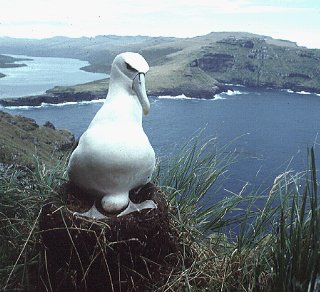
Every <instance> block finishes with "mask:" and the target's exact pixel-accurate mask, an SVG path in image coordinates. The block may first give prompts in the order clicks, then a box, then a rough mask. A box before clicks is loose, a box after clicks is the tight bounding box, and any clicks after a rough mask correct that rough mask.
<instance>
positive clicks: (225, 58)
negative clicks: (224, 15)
mask: <svg viewBox="0 0 320 292" xmlns="http://www.w3.org/2000/svg"><path fill="white" fill-rule="evenodd" d="M124 51H134V52H139V53H141V54H142V55H143V56H144V57H145V58H146V60H147V61H148V63H149V64H150V66H151V69H150V72H149V73H148V74H147V88H148V93H149V94H153V95H161V94H171V95H179V94H185V95H188V96H194V97H205V98H212V97H213V95H214V94H216V93H219V92H221V91H225V90H226V89H227V88H228V84H240V85H245V86H250V87H270V88H286V89H292V90H294V91H302V90H304V91H309V92H316V93H320V50H316V49H312V50H311V49H307V48H305V47H299V46H297V45H296V44H295V43H294V42H290V41H286V40H277V39H273V38H271V37H268V36H261V35H256V34H250V33H241V32H219V33H218V32H214V33H210V34H208V35H205V36H199V37H194V38H165V37H158V38H155V37H146V36H136V37H121V36H97V37H94V38H65V37H55V38H50V39H44V40H23V39H11V38H2V39H0V53H12V54H26V55H29V56H59V57H73V58H79V59H82V60H87V61H89V63H90V66H88V67H86V68H83V69H84V70H88V71H93V72H108V71H110V65H111V63H112V61H113V59H114V57H115V56H116V55H117V54H118V53H120V52H124ZM106 85H107V82H106V81H99V82H95V83H90V84H89V85H88V86H80V87H79V86H78V87H70V88H65V87H57V88H55V89H54V90H53V91H50V92H51V94H52V92H54V93H55V94H56V95H60V96H61V94H62V93H63V92H65V91H67V92H68V94H69V95H70V94H72V92H77V93H78V94H79V93H80V92H81V93H82V95H83V94H85V93H86V92H91V94H92V95H93V96H94V95H95V93H94V91H92V88H95V90H97V92H100V93H101V92H102V91H106V88H105V86H106Z"/></svg>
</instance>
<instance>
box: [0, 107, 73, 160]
mask: <svg viewBox="0 0 320 292" xmlns="http://www.w3.org/2000/svg"><path fill="white" fill-rule="evenodd" d="M0 133H1V140H0V163H4V164H18V165H28V166H32V165H33V164H34V162H35V160H34V157H35V156H36V157H38V158H39V159H41V160H43V161H45V162H46V163H47V164H48V165H55V164H57V161H58V160H59V159H61V158H63V157H64V156H65V155H66V154H67V153H68V152H69V151H70V149H71V147H72V145H73V142H74V137H73V135H72V134H71V133H70V132H68V131H67V130H56V129H55V128H54V126H53V125H52V124H51V123H49V122H47V123H46V124H45V125H44V126H39V125H37V124H36V122H35V121H34V120H32V119H29V118H25V117H22V116H11V115H10V114H7V113H4V112H1V111H0Z"/></svg>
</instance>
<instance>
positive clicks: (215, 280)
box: [0, 136, 320, 291]
mask: <svg viewBox="0 0 320 292" xmlns="http://www.w3.org/2000/svg"><path fill="white" fill-rule="evenodd" d="M229 148H230V147H229V145H228V146H225V147H221V148H219V147H218V146H217V145H216V143H215V140H209V141H207V142H203V141H202V140H201V138H200V136H197V137H195V138H194V139H192V140H191V141H190V142H189V143H187V144H186V145H185V146H184V147H183V148H182V149H181V150H180V151H178V154H177V155H176V156H175V157H173V158H172V159H171V161H170V162H169V165H168V167H167V168H165V169H163V165H162V164H161V163H160V164H159V165H158V168H157V172H156V173H155V177H154V179H155V181H157V183H158V185H159V186H160V187H161V189H162V190H163V192H165V194H166V196H167V201H168V204H169V207H170V222H171V225H172V228H174V229H175V230H176V233H177V234H178V239H177V240H178V245H179V253H178V255H176V257H177V261H176V262H175V265H173V266H172V269H171V270H166V273H167V274H166V281H164V282H161V283H154V286H153V287H152V288H151V289H152V290H154V291H204V290H208V291H229V290H238V291H316V290H317V289H319V288H320V278H319V272H320V258H319V256H320V235H319V234H320V221H319V220H320V218H319V217H320V213H319V212H320V210H319V203H318V200H319V199H318V183H317V170H316V165H315V153H314V149H310V150H308V165H307V170H306V171H305V172H303V173H298V174H295V173H293V172H290V171H288V172H284V173H282V174H280V175H279V176H277V177H276V178H275V179H274V182H273V185H272V186H270V189H269V190H268V191H267V192H265V193H260V191H256V192H255V193H251V194H244V193H243V190H240V191H239V193H230V194H229V196H228V197H226V198H224V199H223V200H221V201H218V202H216V203H214V204H208V203H206V204H205V205H204V202H205V201H204V197H205V196H207V195H208V194H209V193H210V194H211V195H212V196H213V195H214V194H218V192H219V191H221V184H222V183H223V177H224V175H225V174H226V171H227V169H228V167H229V166H230V165H231V164H232V163H236V159H237V156H236V154H235V153H234V152H233V151H230V150H228V149H229ZM36 165H37V167H36V168H35V170H33V171H32V172H31V171H30V170H28V169H19V168H14V167H13V166H11V167H6V168H3V169H2V170H1V175H0V237H1V238H0V239H1V240H0V287H1V288H2V289H4V290H6V289H7V290H10V289H13V288H21V289H24V290H30V291H32V290H36V289H37V287H38V286H39V283H40V282H41V281H42V280H43V279H39V277H38V275H39V273H38V271H39V270H41V269H46V258H45V254H44V255H43V254H41V253H40V252H39V250H40V249H39V246H40V244H41V242H40V236H39V233H38V229H37V228H38V216H39V211H40V208H41V206H42V205H43V203H44V201H46V200H48V199H50V200H52V201H57V200H61V199H60V198H58V197H57V195H56V193H55V191H54V190H55V189H56V187H57V186H58V185H59V184H61V182H63V181H64V180H65V177H64V171H65V165H59V166H57V167H56V168H54V169H47V168H46V167H45V165H44V164H43V163H41V161H37V163H36ZM261 200H263V202H264V204H263V205H262V206H261ZM257 202H259V205H258V203H257ZM60 203H61V202H60ZM231 212H233V213H232V214H231ZM234 214H235V215H234ZM235 225H236V226H237V230H238V231H237V233H234V232H232V228H231V227H232V226H235ZM228 230H229V231H228ZM107 268H108V269H109V267H108V266H107ZM47 287H48V289H49V290H50V285H48V286H47ZM0 290H1V289H0Z"/></svg>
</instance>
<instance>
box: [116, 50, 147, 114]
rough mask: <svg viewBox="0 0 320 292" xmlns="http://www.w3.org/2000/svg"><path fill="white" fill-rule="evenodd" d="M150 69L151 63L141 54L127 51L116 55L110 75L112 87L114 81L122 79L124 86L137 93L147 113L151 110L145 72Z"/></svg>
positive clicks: (144, 111)
mask: <svg viewBox="0 0 320 292" xmlns="http://www.w3.org/2000/svg"><path fill="white" fill-rule="evenodd" d="M148 70H149V65H148V63H147V62H146V60H145V59H144V58H143V57H142V56H141V55H140V54H138V53H131V52H126V53H122V54H119V55H118V56H116V58H115V59H114V61H113V63H112V67H111V75H110V89H111V88H112V86H113V84H114V83H117V82H118V81H120V82H121V84H122V86H124V87H126V89H127V90H129V91H133V93H134V94H135V95H137V97H138V99H139V102H140V104H141V107H142V109H143V113H144V114H145V115H147V114H148V113H149V110H150V103H149V100H148V97H147V93H146V87H145V74H146V73H147V72H148Z"/></svg>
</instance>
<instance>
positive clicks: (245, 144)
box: [5, 87, 320, 199]
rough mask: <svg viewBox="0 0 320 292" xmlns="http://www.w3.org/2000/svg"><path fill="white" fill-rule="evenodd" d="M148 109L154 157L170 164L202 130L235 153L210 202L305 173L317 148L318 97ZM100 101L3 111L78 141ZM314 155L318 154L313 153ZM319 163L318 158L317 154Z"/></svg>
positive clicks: (220, 99) (259, 95)
mask: <svg viewBox="0 0 320 292" xmlns="http://www.w3.org/2000/svg"><path fill="white" fill-rule="evenodd" d="M150 101H151V111H150V113H149V115H148V116H146V117H145V118H144V121H143V126H144V129H145V132H146V133H147V135H148V137H149V139H150V142H151V144H152V145H153V147H154V149H155V151H156V154H157V156H158V157H159V158H160V159H162V160H166V161H168V160H170V159H172V157H173V156H174V154H175V152H177V151H178V149H179V147H181V146H182V145H183V144H185V143H187V142H188V141H189V140H190V139H191V138H192V137H193V136H194V135H196V133H197V132H198V131H199V130H201V129H204V130H203V133H202V138H203V140H207V139H209V138H212V137H215V138H216V139H215V140H216V143H217V145H218V147H223V146H224V145H226V144H230V145H229V146H228V148H227V149H225V150H224V151H226V152H228V151H230V152H233V151H234V152H235V153H237V154H238V158H237V162H236V163H234V164H232V165H231V166H230V167H229V168H228V171H227V172H226V173H225V174H224V177H225V180H224V186H223V189H224V190H222V191H221V192H220V193H219V194H212V196H213V197H214V199H221V198H222V197H224V196H226V194H228V193H229V192H235V193H239V192H240V191H241V190H242V188H243V187H244V186H245V185H246V188H247V190H248V192H249V191H253V190H254V189H257V188H259V187H260V188H261V186H262V187H263V188H264V187H268V186H270V185H272V182H273V179H274V178H275V177H276V176H277V175H279V174H280V173H282V172H284V171H288V170H292V171H293V172H300V171H304V170H305V169H306V165H307V148H308V147H312V146H314V147H315V149H316V150H317V148H318V143H319V140H318V133H319V130H320V118H319V111H320V97H319V96H317V95H315V94H308V95H306V94H297V93H291V92H287V91H281V90H271V89H270V90H267V89H266V90H258V89H248V88H243V87H241V88H240V87H234V91H229V92H228V93H225V94H220V95H218V96H217V97H216V98H215V99H213V100H205V99H194V98H188V97H185V96H178V97H172V96H165V97H150ZM102 104H103V101H102V100H101V101H94V102H80V103H69V104H68V103H67V104H61V105H48V104H47V105H42V106H40V107H20V108H5V110H6V111H8V112H10V113H12V114H21V115H24V116H28V117H31V118H33V119H35V120H36V121H37V122H38V123H40V124H43V123H45V122H46V121H48V120H49V121H51V122H53V124H54V125H55V126H56V127H58V128H66V129H69V130H70V131H72V132H73V133H74V134H75V135H76V137H79V136H80V135H81V134H82V132H83V131H85V129H86V128H87V126H88V125H89V123H90V121H91V120H92V118H93V117H94V115H95V113H96V112H97V111H98V110H99V108H100V107H101V106H102ZM316 153H317V152H316ZM317 157H318V158H317V162H318V165H320V160H319V157H320V154H319V155H318V156H317Z"/></svg>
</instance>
